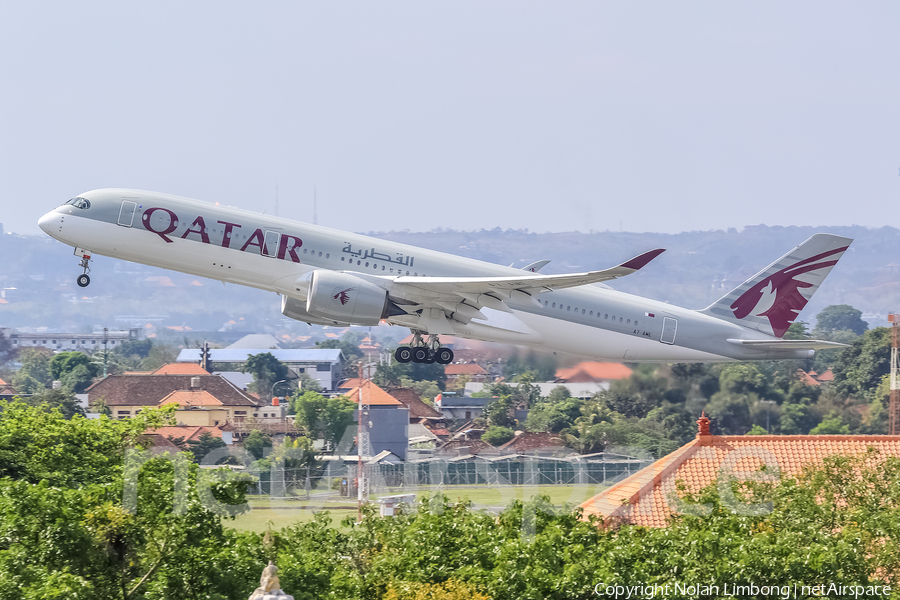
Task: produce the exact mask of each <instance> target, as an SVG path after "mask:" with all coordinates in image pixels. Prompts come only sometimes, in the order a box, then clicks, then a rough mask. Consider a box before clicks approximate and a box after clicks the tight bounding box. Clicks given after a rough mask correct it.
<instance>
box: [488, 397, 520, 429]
mask: <svg viewBox="0 0 900 600" xmlns="http://www.w3.org/2000/svg"><path fill="white" fill-rule="evenodd" d="M512 411H513V400H512V396H509V395H507V396H500V397H499V398H494V399H493V400H491V401H490V402H488V403H487V404H485V405H484V412H483V413H482V414H483V416H484V418H485V419H486V420H487V422H488V423H489V424H490V425H492V426H494V427H506V428H508V427H512V426H513V425H515V418H513V415H512Z"/></svg>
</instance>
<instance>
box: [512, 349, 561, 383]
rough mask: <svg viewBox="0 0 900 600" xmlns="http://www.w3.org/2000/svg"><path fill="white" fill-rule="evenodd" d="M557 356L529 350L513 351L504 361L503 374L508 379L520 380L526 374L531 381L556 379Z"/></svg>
mask: <svg viewBox="0 0 900 600" xmlns="http://www.w3.org/2000/svg"><path fill="white" fill-rule="evenodd" d="M556 366H557V365H556V358H555V357H554V356H553V355H551V354H543V353H537V352H532V351H528V352H526V353H525V354H521V353H520V351H519V350H515V351H513V353H512V354H511V355H510V356H509V358H507V359H506V360H505V361H504V363H503V376H504V377H505V378H506V379H508V380H513V381H519V380H520V379H521V377H522V376H523V375H526V376H527V377H528V378H529V380H530V382H533V381H553V380H554V379H556Z"/></svg>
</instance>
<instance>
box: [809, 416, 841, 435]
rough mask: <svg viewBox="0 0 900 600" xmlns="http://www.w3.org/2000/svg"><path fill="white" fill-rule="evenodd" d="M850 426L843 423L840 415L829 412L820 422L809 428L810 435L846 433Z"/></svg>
mask: <svg viewBox="0 0 900 600" xmlns="http://www.w3.org/2000/svg"><path fill="white" fill-rule="evenodd" d="M848 433H850V426H849V425H847V424H846V423H844V420H843V419H842V418H841V417H840V415H835V414H830V415H828V416H827V417H825V418H824V419H822V422H821V423H819V424H818V425H816V426H815V427H813V428H812V430H810V432H809V434H810V435H846V434H848Z"/></svg>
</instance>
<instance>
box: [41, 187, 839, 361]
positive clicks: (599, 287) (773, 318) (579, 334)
mask: <svg viewBox="0 0 900 600" xmlns="http://www.w3.org/2000/svg"><path fill="white" fill-rule="evenodd" d="M39 225H40V227H41V229H43V230H44V231H45V232H46V233H47V234H49V235H50V236H52V237H54V238H55V239H57V240H59V241H61V242H63V243H65V244H68V245H70V246H74V247H75V254H76V255H77V256H79V257H80V258H81V265H80V266H81V268H82V269H83V272H82V274H81V275H79V276H78V280H77V282H78V285H80V286H82V287H84V286H87V285H88V284H89V283H90V277H89V275H88V272H89V267H90V261H91V260H92V257H93V256H94V255H102V256H110V257H114V258H118V259H123V260H127V261H132V262H136V263H142V264H145V265H151V266H154V267H161V268H164V269H171V270H174V271H181V272H183V273H190V274H192V275H198V276H202V277H208V278H211V279H218V280H221V281H224V282H229V283H235V284H240V285H246V286H251V287H255V288H260V289H263V290H269V291H273V292H277V293H278V294H280V295H281V312H282V314H284V315H285V316H287V317H290V318H292V319H297V320H299V321H304V322H306V323H311V324H318V325H333V326H350V325H363V326H366V325H368V326H372V325H377V324H379V323H382V322H387V323H389V324H392V325H397V326H401V327H408V328H409V329H410V330H411V331H412V333H413V342H412V344H411V345H410V346H403V347H401V348H399V349H398V350H397V352H396V358H397V360H399V361H400V362H409V361H413V362H435V361H436V362H439V363H443V364H447V363H449V362H451V361H452V360H453V352H452V350H451V349H449V348H446V347H444V346H442V345H441V344H440V341H439V340H440V338H439V335H443V334H446V335H451V336H457V337H461V338H468V339H475V340H483V341H489V342H500V343H508V344H517V345H524V346H536V347H540V348H544V349H547V350H553V351H557V352H564V353H568V354H574V355H579V356H586V357H592V358H597V359H605V360H618V361H634V362H640V361H648V362H649V361H663V362H710V361H731V360H761V359H785V358H807V357H809V356H811V355H812V353H813V351H814V350H816V349H822V348H832V347H836V346H840V345H841V344H835V343H833V342H828V341H820V340H785V339H784V338H783V336H784V334H785V332H786V331H787V330H788V327H790V325H791V323H792V322H794V321H795V320H796V319H797V318H798V315H799V313H800V311H801V310H802V309H803V307H804V306H806V304H807V302H808V301H809V298H810V297H811V296H812V294H813V293H814V292H815V291H816V289H817V288H818V287H819V285H820V284H821V283H822V281H823V280H824V279H825V277H826V276H827V275H828V273H829V272H830V271H831V269H832V267H834V265H835V264H836V263H837V262H838V260H839V259H840V258H841V256H842V255H843V254H844V252H845V251H846V250H847V248H848V246H849V245H850V243H851V242H852V240H851V239H848V238H844V237H840V236H836V235H831V234H824V233H819V234H816V235H813V236H812V237H810V238H809V239H807V240H806V241H804V242H803V243H801V244H800V245H799V246H797V247H796V248H794V249H792V250H791V251H789V252H787V253H786V254H785V255H784V256H782V257H781V258H779V259H778V260H776V261H775V262H773V263H772V264H771V265H769V266H768V267H766V268H764V269H762V270H761V271H760V272H759V273H758V274H756V275H755V276H753V277H751V278H750V279H748V280H747V281H745V282H744V283H742V284H740V285H739V286H737V287H736V288H735V289H733V290H732V291H730V292H728V293H727V294H725V295H724V296H722V298H720V299H719V300H717V301H715V302H714V303H712V304H711V305H710V306H708V307H706V308H704V309H701V310H691V309H688V308H681V307H678V306H672V305H671V304H668V303H665V302H661V301H658V300H653V299H650V298H644V297H640V296H635V295H631V294H626V293H623V292H619V291H616V290H614V289H612V288H610V287H609V286H607V285H605V284H604V283H603V282H606V281H610V280H613V279H617V278H619V277H624V276H626V275H630V274H632V273H634V272H635V271H638V270H639V269H641V268H643V267H644V266H646V265H647V264H648V263H649V262H650V261H651V260H653V259H654V258H656V257H657V256H659V255H660V254H661V253H662V252H663V250H662V249H655V250H650V251H648V252H644V253H642V254H639V255H638V256H636V257H634V258H632V259H631V260H627V261H625V262H623V263H621V264H619V265H616V266H613V267H610V268H608V269H603V270H599V271H589V272H585V273H572V274H564V275H544V274H541V273H539V272H538V271H539V270H540V269H541V268H542V267H543V266H544V265H545V264H546V263H547V262H548V261H540V262H537V263H534V264H532V265H529V266H528V267H525V268H524V269H516V268H513V267H505V266H501V265H496V264H491V263H487V262H483V261H479V260H474V259H469V258H462V257H459V256H454V255H450V254H446V253H442V252H436V251H433V250H426V249H424V248H417V247H413V246H408V245H404V244H399V243H396V242H389V241H385V240H381V239H377V238H372V237H367V236H363V235H357V234H354V233H347V232H343V231H338V230H335V229H329V228H326V227H320V226H316V225H310V224H307V223H301V222H298V221H293V220H288V219H284V218H279V217H275V216H269V215H264V214H259V213H255V212H250V211H246V210H240V209H236V208H230V207H227V206H219V205H218V204H213V203H208V202H201V201H197V200H191V199H188V198H181V197H178V196H173V195H169V194H162V193H155V192H146V191H138V190H128V189H100V190H94V191H90V192H85V193H83V194H81V195H79V196H77V197H75V198H73V199H71V200H69V201H67V202H65V203H64V204H63V205H62V206H59V207H58V208H55V209H54V210H52V211H50V212H48V213H47V214H45V215H44V216H43V217H41V219H40V222H39Z"/></svg>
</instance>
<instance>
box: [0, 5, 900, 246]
mask: <svg viewBox="0 0 900 600" xmlns="http://www.w3.org/2000/svg"><path fill="white" fill-rule="evenodd" d="M898 17H900V3H896V2H828V1H821V0H815V1H811V2H803V1H795V2H788V3H776V2H739V1H722V0H715V1H709V2H701V1H692V2H671V1H665V2H649V1H648V2H629V1H625V0H617V1H616V2H604V1H601V0H588V1H580V0H566V1H564V2H550V1H547V0H544V1H542V2H531V1H523V0H518V1H516V2H512V1H510V0H506V1H492V0H478V1H464V0H463V1H461V0H454V1H452V2H438V1H434V0H429V1H427V2H423V1H406V2H395V1H388V0H377V1H365V2H363V1H359V2H347V1H340V0H337V1H327V2H326V1H324V0H319V1H316V2H311V1H305V0H291V1H286V2H276V1H271V0H267V1H266V2H249V1H245V2H229V1H223V0H215V1H209V2H199V1H191V2H182V1H179V2H163V1H159V0H154V1H153V2H89V1H84V0H79V1H78V2H71V1H65V2H13V1H6V0H0V91H2V93H0V223H3V226H4V228H5V229H6V230H7V231H15V232H17V233H29V234H30V233H40V231H39V229H38V228H37V219H38V218H39V216H40V215H41V214H43V213H44V212H46V211H47V210H49V209H51V208H52V207H54V206H56V205H58V204H60V203H62V202H64V201H65V200H67V199H68V198H70V197H72V196H75V195H77V194H78V193H80V192H83V191H86V190H90V189H94V188H99V187H112V186H122V187H133V188H143V189H150V190H157V191H164V192H170V193H175V194H180V195H184V196H190V197H194V198H199V199H202V200H209V201H219V202H222V203H224V204H232V205H236V206H241V207H244V208H250V209H258V210H263V209H265V210H267V211H268V212H269V213H271V212H273V211H274V210H275V189H276V185H277V186H278V190H279V198H280V203H279V214H281V215H283V216H288V217H292V218H297V219H301V220H308V221H311V220H312V215H313V210H312V198H313V188H314V186H315V188H316V189H317V194H318V222H319V223H320V224H323V225H329V226H332V227H338V228H343V229H351V230H355V231H383V230H390V229H411V230H430V229H434V228H437V227H446V228H457V229H480V228H483V227H484V228H493V227H497V226H499V227H502V228H528V229H530V230H532V231H539V232H543V231H565V230H581V231H588V230H590V229H594V230H606V229H611V230H618V229H619V228H620V227H621V228H623V229H625V230H628V231H658V232H672V233H674V232H678V231H684V230H705V229H719V228H727V227H738V228H740V227H742V226H744V225H752V224H759V223H765V224H767V225H794V224H796V225H845V224H846V225H849V224H861V225H868V226H880V225H884V224H888V225H893V226H895V227H896V226H900V203H898V201H897V200H898V197H900V147H898V142H900V27H898V25H900V18H898Z"/></svg>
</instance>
